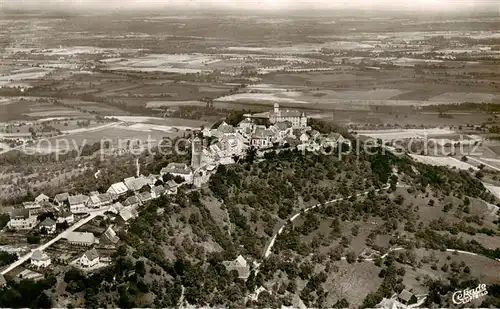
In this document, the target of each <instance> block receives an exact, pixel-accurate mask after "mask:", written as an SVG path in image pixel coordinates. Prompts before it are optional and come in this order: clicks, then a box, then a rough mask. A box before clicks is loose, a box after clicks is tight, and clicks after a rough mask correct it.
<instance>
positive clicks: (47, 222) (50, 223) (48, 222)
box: [40, 218, 56, 226]
mask: <svg viewBox="0 0 500 309" xmlns="http://www.w3.org/2000/svg"><path fill="white" fill-rule="evenodd" d="M54 225H56V221H54V220H52V219H51V218H45V220H43V221H42V223H40V226H54Z"/></svg>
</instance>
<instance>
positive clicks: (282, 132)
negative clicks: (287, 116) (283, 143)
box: [270, 121, 294, 140]
mask: <svg viewBox="0 0 500 309" xmlns="http://www.w3.org/2000/svg"><path fill="white" fill-rule="evenodd" d="M270 130H271V131H275V132H276V133H275V135H276V136H278V137H279V140H284V139H285V138H287V137H294V135H293V126H292V123H291V122H290V121H283V122H276V123H275V124H274V125H273V126H271V127H270Z"/></svg>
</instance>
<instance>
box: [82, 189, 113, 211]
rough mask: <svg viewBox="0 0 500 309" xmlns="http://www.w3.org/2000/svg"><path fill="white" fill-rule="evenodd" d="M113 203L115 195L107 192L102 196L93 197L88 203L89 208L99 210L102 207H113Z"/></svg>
mask: <svg viewBox="0 0 500 309" xmlns="http://www.w3.org/2000/svg"><path fill="white" fill-rule="evenodd" d="M112 202H113V194H111V193H107V192H106V193H102V194H97V195H91V196H90V198H89V200H88V201H87V207H90V208H99V207H102V206H107V205H111V203H112Z"/></svg>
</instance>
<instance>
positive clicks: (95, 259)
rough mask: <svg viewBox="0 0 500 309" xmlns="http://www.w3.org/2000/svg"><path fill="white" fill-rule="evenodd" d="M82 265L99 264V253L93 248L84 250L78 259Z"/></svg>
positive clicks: (91, 265)
mask: <svg viewBox="0 0 500 309" xmlns="http://www.w3.org/2000/svg"><path fill="white" fill-rule="evenodd" d="M79 262H80V264H81V265H82V266H83V267H93V266H95V265H97V264H99V254H98V253H97V251H96V250H95V249H92V250H88V251H86V252H85V253H84V254H83V255H82V256H81V257H80V259H79Z"/></svg>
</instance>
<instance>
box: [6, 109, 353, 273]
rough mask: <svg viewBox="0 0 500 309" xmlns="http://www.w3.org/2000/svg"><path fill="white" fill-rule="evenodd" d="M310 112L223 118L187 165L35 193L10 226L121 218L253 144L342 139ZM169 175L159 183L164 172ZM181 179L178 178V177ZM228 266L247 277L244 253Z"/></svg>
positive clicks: (310, 146)
mask: <svg viewBox="0 0 500 309" xmlns="http://www.w3.org/2000/svg"><path fill="white" fill-rule="evenodd" d="M259 119H260V120H262V119H263V120H265V122H267V123H268V124H269V125H267V126H266V125H259V124H258V123H257V122H258V120H259ZM307 121H308V117H307V116H306V115H305V114H304V113H303V112H299V111H294V110H292V111H289V110H281V109H280V108H279V105H278V104H275V105H274V109H273V110H272V111H270V112H266V113H260V114H248V115H245V119H244V120H242V121H241V122H240V123H239V124H238V125H237V126H236V127H234V126H231V125H229V124H227V123H225V122H222V123H221V124H220V125H219V126H218V127H217V128H214V129H209V128H204V129H203V130H202V131H201V134H200V133H198V134H196V135H195V136H193V138H192V140H191V152H192V155H191V164H190V165H188V164H185V163H176V162H171V163H169V164H168V165H167V166H166V167H164V168H162V169H161V171H160V174H159V175H149V176H143V175H140V174H139V170H138V171H137V175H136V176H135V177H128V178H125V179H124V180H123V181H120V182H117V183H114V184H112V185H111V186H110V187H109V188H108V189H107V191H106V192H104V193H99V192H91V193H90V194H88V195H83V194H76V195H70V194H69V193H67V192H64V193H60V194H57V195H55V196H54V198H50V197H48V196H46V195H45V194H40V195H38V196H37V197H36V198H35V199H34V201H32V202H26V203H24V204H23V208H18V209H14V210H13V211H12V212H11V214H10V221H9V223H8V227H9V228H11V229H15V230H31V229H33V228H35V227H36V228H38V229H40V230H41V231H44V232H46V233H48V234H53V233H55V232H56V229H57V224H58V223H64V222H65V223H67V224H73V223H74V222H75V216H78V215H83V214H86V213H89V212H91V211H93V210H94V209H98V210H102V209H106V211H107V212H109V213H113V214H115V215H116V216H117V217H118V218H120V219H121V220H122V221H123V222H127V221H128V220H130V219H131V218H134V217H136V216H137V215H138V210H139V206H141V205H142V204H144V203H146V202H147V201H149V200H152V199H155V198H158V197H160V196H162V195H167V194H168V195H172V194H177V188H178V187H179V186H180V185H182V184H184V183H187V184H192V185H194V186H195V187H201V186H202V185H203V184H204V183H206V182H208V180H209V179H210V176H211V175H212V174H213V173H215V172H216V170H217V167H218V166H219V165H226V164H231V163H234V162H235V161H234V160H235V158H237V157H240V156H242V155H244V154H245V153H246V151H247V150H248V149H249V148H250V147H253V148H255V149H258V150H268V149H274V148H276V147H278V148H279V147H284V146H286V145H289V146H294V147H297V148H298V149H302V150H311V151H314V150H315V149H316V148H317V147H321V146H325V145H329V146H334V145H338V144H339V143H342V142H343V141H344V140H343V137H342V136H341V135H339V134H335V133H332V134H330V135H322V134H320V133H319V132H317V131H314V130H311V128H310V127H309V126H308V125H307ZM202 138H210V139H211V140H213V141H214V142H213V143H211V144H210V145H208V146H206V145H204V143H203V139H202ZM167 174H170V175H171V177H170V178H174V179H175V181H174V180H173V179H170V180H168V181H165V182H163V179H165V178H164V176H165V175H167ZM179 179H180V181H179ZM45 206H52V207H55V208H57V209H58V210H59V212H58V213H57V215H56V216H55V217H54V218H51V217H46V218H45V219H44V220H43V221H42V222H39V221H38V215H39V214H41V213H43V208H44V207H45ZM105 236H106V237H107V239H109V240H111V241H112V242H113V243H116V242H117V241H118V240H119V239H118V237H117V236H116V233H115V232H114V231H113V230H112V228H111V227H109V228H108V229H107V230H106V233H105ZM65 238H66V239H67V241H68V243H69V244H70V245H77V246H85V247H89V248H90V247H92V246H93V245H94V244H96V243H98V240H97V239H96V238H95V237H94V235H93V234H92V233H80V232H71V233H68V234H67V235H66V237H65ZM31 263H32V264H33V266H34V267H37V268H39V267H46V266H48V265H50V263H51V259H50V257H48V256H47V255H46V254H45V253H43V252H41V251H35V252H34V253H33V255H32V259H31ZM78 263H79V264H80V265H81V266H83V267H93V266H95V265H97V264H98V263H99V254H98V253H97V251H95V249H89V250H87V251H86V252H85V253H84V254H83V255H82V256H81V257H80V258H79V259H78ZM224 265H225V266H226V268H227V269H228V270H235V271H237V273H238V276H239V277H240V278H243V279H246V278H247V277H248V274H249V269H250V266H249V265H248V264H247V262H246V260H245V259H244V258H243V257H242V256H238V258H237V259H236V260H234V261H227V262H225V264H224Z"/></svg>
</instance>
